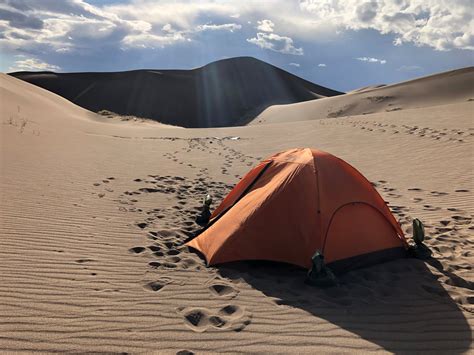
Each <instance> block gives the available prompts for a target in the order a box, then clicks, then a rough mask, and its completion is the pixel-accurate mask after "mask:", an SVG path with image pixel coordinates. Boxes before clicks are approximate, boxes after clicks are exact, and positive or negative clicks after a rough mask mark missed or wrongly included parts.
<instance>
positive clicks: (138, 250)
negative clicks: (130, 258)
mask: <svg viewBox="0 0 474 355" xmlns="http://www.w3.org/2000/svg"><path fill="white" fill-rule="evenodd" d="M145 250H146V249H145V248H144V247H133V248H130V249H128V251H129V252H130V253H133V254H140V253H143V252H144V251H145Z"/></svg>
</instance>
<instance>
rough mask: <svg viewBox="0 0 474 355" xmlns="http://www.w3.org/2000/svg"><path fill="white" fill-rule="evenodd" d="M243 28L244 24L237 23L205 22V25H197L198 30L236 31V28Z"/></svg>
mask: <svg viewBox="0 0 474 355" xmlns="http://www.w3.org/2000/svg"><path fill="white" fill-rule="evenodd" d="M241 28H242V25H239V24H236V23H225V24H222V25H214V24H205V25H199V26H197V27H196V30H197V31H222V30H225V31H229V32H234V31H235V30H240V29H241Z"/></svg>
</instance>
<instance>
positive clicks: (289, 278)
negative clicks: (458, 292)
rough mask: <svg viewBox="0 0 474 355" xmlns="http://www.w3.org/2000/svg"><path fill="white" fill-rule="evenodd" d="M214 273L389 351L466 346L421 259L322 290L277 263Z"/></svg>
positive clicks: (465, 328) (356, 274)
mask: <svg viewBox="0 0 474 355" xmlns="http://www.w3.org/2000/svg"><path fill="white" fill-rule="evenodd" d="M219 272H220V274H221V275H222V276H224V277H227V278H230V279H244V280H245V281H246V282H247V283H248V284H249V285H251V286H252V287H254V288H255V289H257V290H259V291H261V292H263V293H264V294H265V295H267V296H269V297H272V298H274V299H276V304H277V305H280V306H281V307H295V308H299V309H301V310H304V311H306V312H308V313H309V314H311V315H314V316H316V317H318V318H322V319H325V320H327V321H328V322H330V323H332V324H334V325H336V326H338V327H340V328H342V329H344V330H346V331H349V332H351V333H353V334H354V335H356V336H358V337H360V338H362V339H365V340H367V341H369V342H371V343H373V344H376V345H378V346H380V347H381V348H382V349H384V350H386V351H389V352H393V353H406V352H425V351H435V352H440V353H462V352H465V351H467V350H469V349H470V346H471V342H472V330H471V328H470V326H469V324H468V321H467V319H466V318H465V316H464V314H463V312H462V310H461V309H460V308H459V306H458V305H457V304H456V302H455V301H454V300H453V299H452V298H451V297H450V295H449V294H448V293H447V292H446V290H445V289H444V288H443V287H442V286H441V284H440V281H438V277H439V276H436V275H435V274H433V273H432V272H431V271H430V270H429V269H428V267H427V266H426V264H425V263H424V262H423V261H421V260H417V259H402V260H396V261H392V262H388V263H384V264H380V265H376V266H372V267H368V268H364V269H359V270H354V271H352V272H349V273H346V274H344V275H341V276H340V277H339V281H340V285H339V286H335V287H331V288H326V289H321V288H317V287H313V286H309V285H306V284H305V283H304V280H305V276H306V271H305V270H303V269H301V268H298V267H295V266H291V265H287V264H282V263H273V262H262V261H250V262H236V263H230V264H225V265H222V266H220V267H219ZM308 331H310V329H308ZM310 335H311V336H313V337H315V339H317V337H323V336H324V335H321V334H317V333H315V334H310Z"/></svg>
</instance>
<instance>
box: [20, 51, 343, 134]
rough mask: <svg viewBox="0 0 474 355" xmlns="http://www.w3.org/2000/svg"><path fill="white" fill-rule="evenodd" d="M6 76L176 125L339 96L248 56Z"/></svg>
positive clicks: (221, 121)
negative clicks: (166, 66) (177, 66)
mask: <svg viewBox="0 0 474 355" xmlns="http://www.w3.org/2000/svg"><path fill="white" fill-rule="evenodd" d="M11 75H12V76H15V77H17V78H19V79H22V80H25V81H28V82H30V83H32V84H35V85H38V86H40V87H42V88H45V89H47V90H50V91H52V92H54V93H56V94H58V95H60V96H63V97H65V98H66V99H68V100H70V101H72V102H74V103H75V104H77V105H79V106H81V107H84V108H86V109H88V110H91V111H94V112H97V111H100V110H109V111H112V112H116V113H118V114H121V115H133V116H138V117H145V118H151V119H154V120H156V121H159V122H161V123H166V124H172V125H176V126H182V127H224V126H237V125H244V124H246V123H247V122H248V121H250V120H252V119H253V118H255V116H257V115H258V114H259V113H260V112H261V111H263V110H264V109H265V108H267V107H268V106H270V105H274V104H284V103H294V102H301V101H307V100H312V99H316V98H320V97H326V96H333V95H338V94H341V93H340V92H337V91H334V90H331V89H327V88H324V87H321V86H319V85H316V84H313V83H311V82H308V81H306V80H303V79H301V78H299V77H297V76H294V75H292V74H290V73H288V72H286V71H284V70H282V69H279V68H277V67H275V66H273V65H270V64H267V63H265V62H262V61H260V60H257V59H255V58H250V57H240V58H231V59H225V60H221V61H218V62H214V63H211V64H208V65H206V66H204V67H201V68H197V69H193V70H135V71H129V72H118V73H65V74H61V73H51V72H39V73H35V72H16V73H11Z"/></svg>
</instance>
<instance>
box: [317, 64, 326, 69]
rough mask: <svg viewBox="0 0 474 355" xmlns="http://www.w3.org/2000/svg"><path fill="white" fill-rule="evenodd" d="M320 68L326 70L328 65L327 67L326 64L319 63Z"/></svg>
mask: <svg viewBox="0 0 474 355" xmlns="http://www.w3.org/2000/svg"><path fill="white" fill-rule="evenodd" d="M318 67H320V68H326V67H327V65H326V64H324V63H319V64H318Z"/></svg>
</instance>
